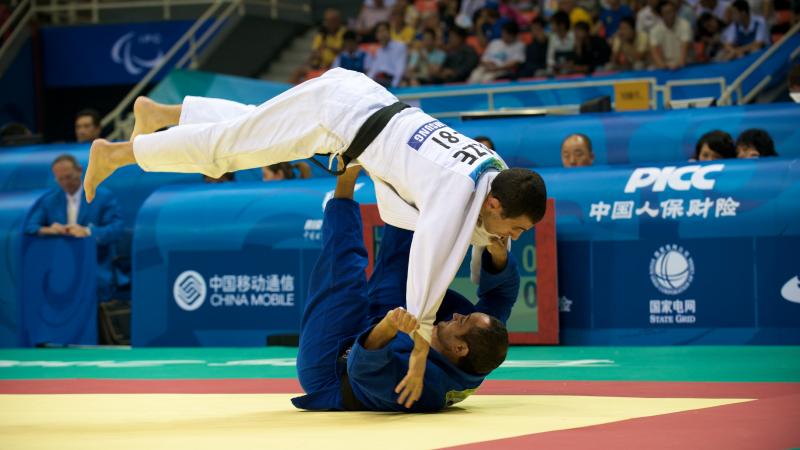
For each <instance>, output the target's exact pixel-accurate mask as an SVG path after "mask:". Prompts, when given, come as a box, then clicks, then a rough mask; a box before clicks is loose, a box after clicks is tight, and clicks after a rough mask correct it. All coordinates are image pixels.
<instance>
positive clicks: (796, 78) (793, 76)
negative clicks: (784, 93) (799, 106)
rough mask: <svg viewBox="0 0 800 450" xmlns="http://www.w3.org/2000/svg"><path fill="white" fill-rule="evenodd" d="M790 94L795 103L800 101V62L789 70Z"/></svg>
mask: <svg viewBox="0 0 800 450" xmlns="http://www.w3.org/2000/svg"><path fill="white" fill-rule="evenodd" d="M788 81H789V96H791V97H792V100H793V101H794V102H795V103H800V64H795V65H794V66H792V68H791V69H790V70H789V80H788Z"/></svg>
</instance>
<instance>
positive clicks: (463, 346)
mask: <svg viewBox="0 0 800 450" xmlns="http://www.w3.org/2000/svg"><path fill="white" fill-rule="evenodd" d="M490 325H491V321H490V319H489V316H487V315H486V314H484V313H478V312H475V313H472V314H468V315H462V314H458V313H455V314H453V318H452V319H450V320H448V321H446V322H439V323H438V324H436V328H435V330H434V333H435V334H436V341H437V345H436V347H437V348H436V350H437V351H439V352H440V353H442V354H444V355H445V356H446V357H448V358H450V359H452V360H455V361H457V360H458V359H460V358H462V357H464V356H465V355H466V354H467V353H469V347H468V346H467V343H466V341H464V339H463V337H464V335H465V334H467V333H468V332H469V331H470V330H472V329H473V328H475V327H481V328H488V327H489V326H490Z"/></svg>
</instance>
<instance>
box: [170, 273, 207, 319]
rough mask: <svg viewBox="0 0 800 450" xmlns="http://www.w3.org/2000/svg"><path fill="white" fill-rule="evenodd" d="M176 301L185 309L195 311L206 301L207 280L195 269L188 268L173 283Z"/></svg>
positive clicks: (173, 294) (173, 293)
mask: <svg viewBox="0 0 800 450" xmlns="http://www.w3.org/2000/svg"><path fill="white" fill-rule="evenodd" d="M172 296H173V297H174V298H175V303H177V304H178V306H179V307H180V308H181V309H182V310H184V311H194V310H196V309H197V308H199V307H201V306H203V302H205V301H206V280H205V279H204V278H203V276H202V275H200V274H199V273H197V272H195V271H194V270H187V271H185V272H183V273H181V274H180V275H178V277H177V278H175V284H173V285H172Z"/></svg>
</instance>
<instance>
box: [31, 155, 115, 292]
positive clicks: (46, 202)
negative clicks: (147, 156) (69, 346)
mask: <svg viewBox="0 0 800 450" xmlns="http://www.w3.org/2000/svg"><path fill="white" fill-rule="evenodd" d="M51 167H52V170H53V176H54V177H55V179H56V182H57V183H58V185H59V188H58V189H53V190H52V191H50V192H48V193H46V194H45V195H44V196H42V197H41V198H40V199H39V200H38V201H37V202H36V204H35V205H34V206H33V210H32V211H31V213H30V215H29V216H28V220H27V222H26V223H25V232H26V233H28V234H33V235H39V236H71V237H74V238H86V237H89V236H92V237H94V239H95V241H96V242H97V293H98V300H100V301H104V300H110V299H111V296H112V294H113V280H114V274H113V272H112V271H113V268H112V266H111V263H112V260H113V259H114V256H115V248H114V244H115V243H116V242H117V241H118V240H119V239H120V237H121V236H122V227H123V224H122V217H121V216H120V213H119V208H118V207H117V200H116V198H115V197H114V194H112V193H111V191H109V190H107V189H102V190H98V191H97V198H96V199H95V201H93V202H92V203H91V204H88V203H86V199H85V198H84V195H83V188H82V186H81V174H82V173H83V169H82V168H81V166H80V164H78V161H77V160H76V159H75V158H74V157H73V156H72V155H68V154H64V155H61V156H59V157H57V158H56V159H55V160H54V161H53V164H52V166H51Z"/></svg>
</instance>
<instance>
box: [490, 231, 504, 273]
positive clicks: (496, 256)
mask: <svg viewBox="0 0 800 450" xmlns="http://www.w3.org/2000/svg"><path fill="white" fill-rule="evenodd" d="M486 250H487V251H488V252H489V254H490V255H491V256H492V264H494V268H495V269H497V270H503V269H505V268H506V264H507V263H508V238H507V237H505V238H498V237H492V240H491V242H490V243H489V245H488V246H487V247H486Z"/></svg>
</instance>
